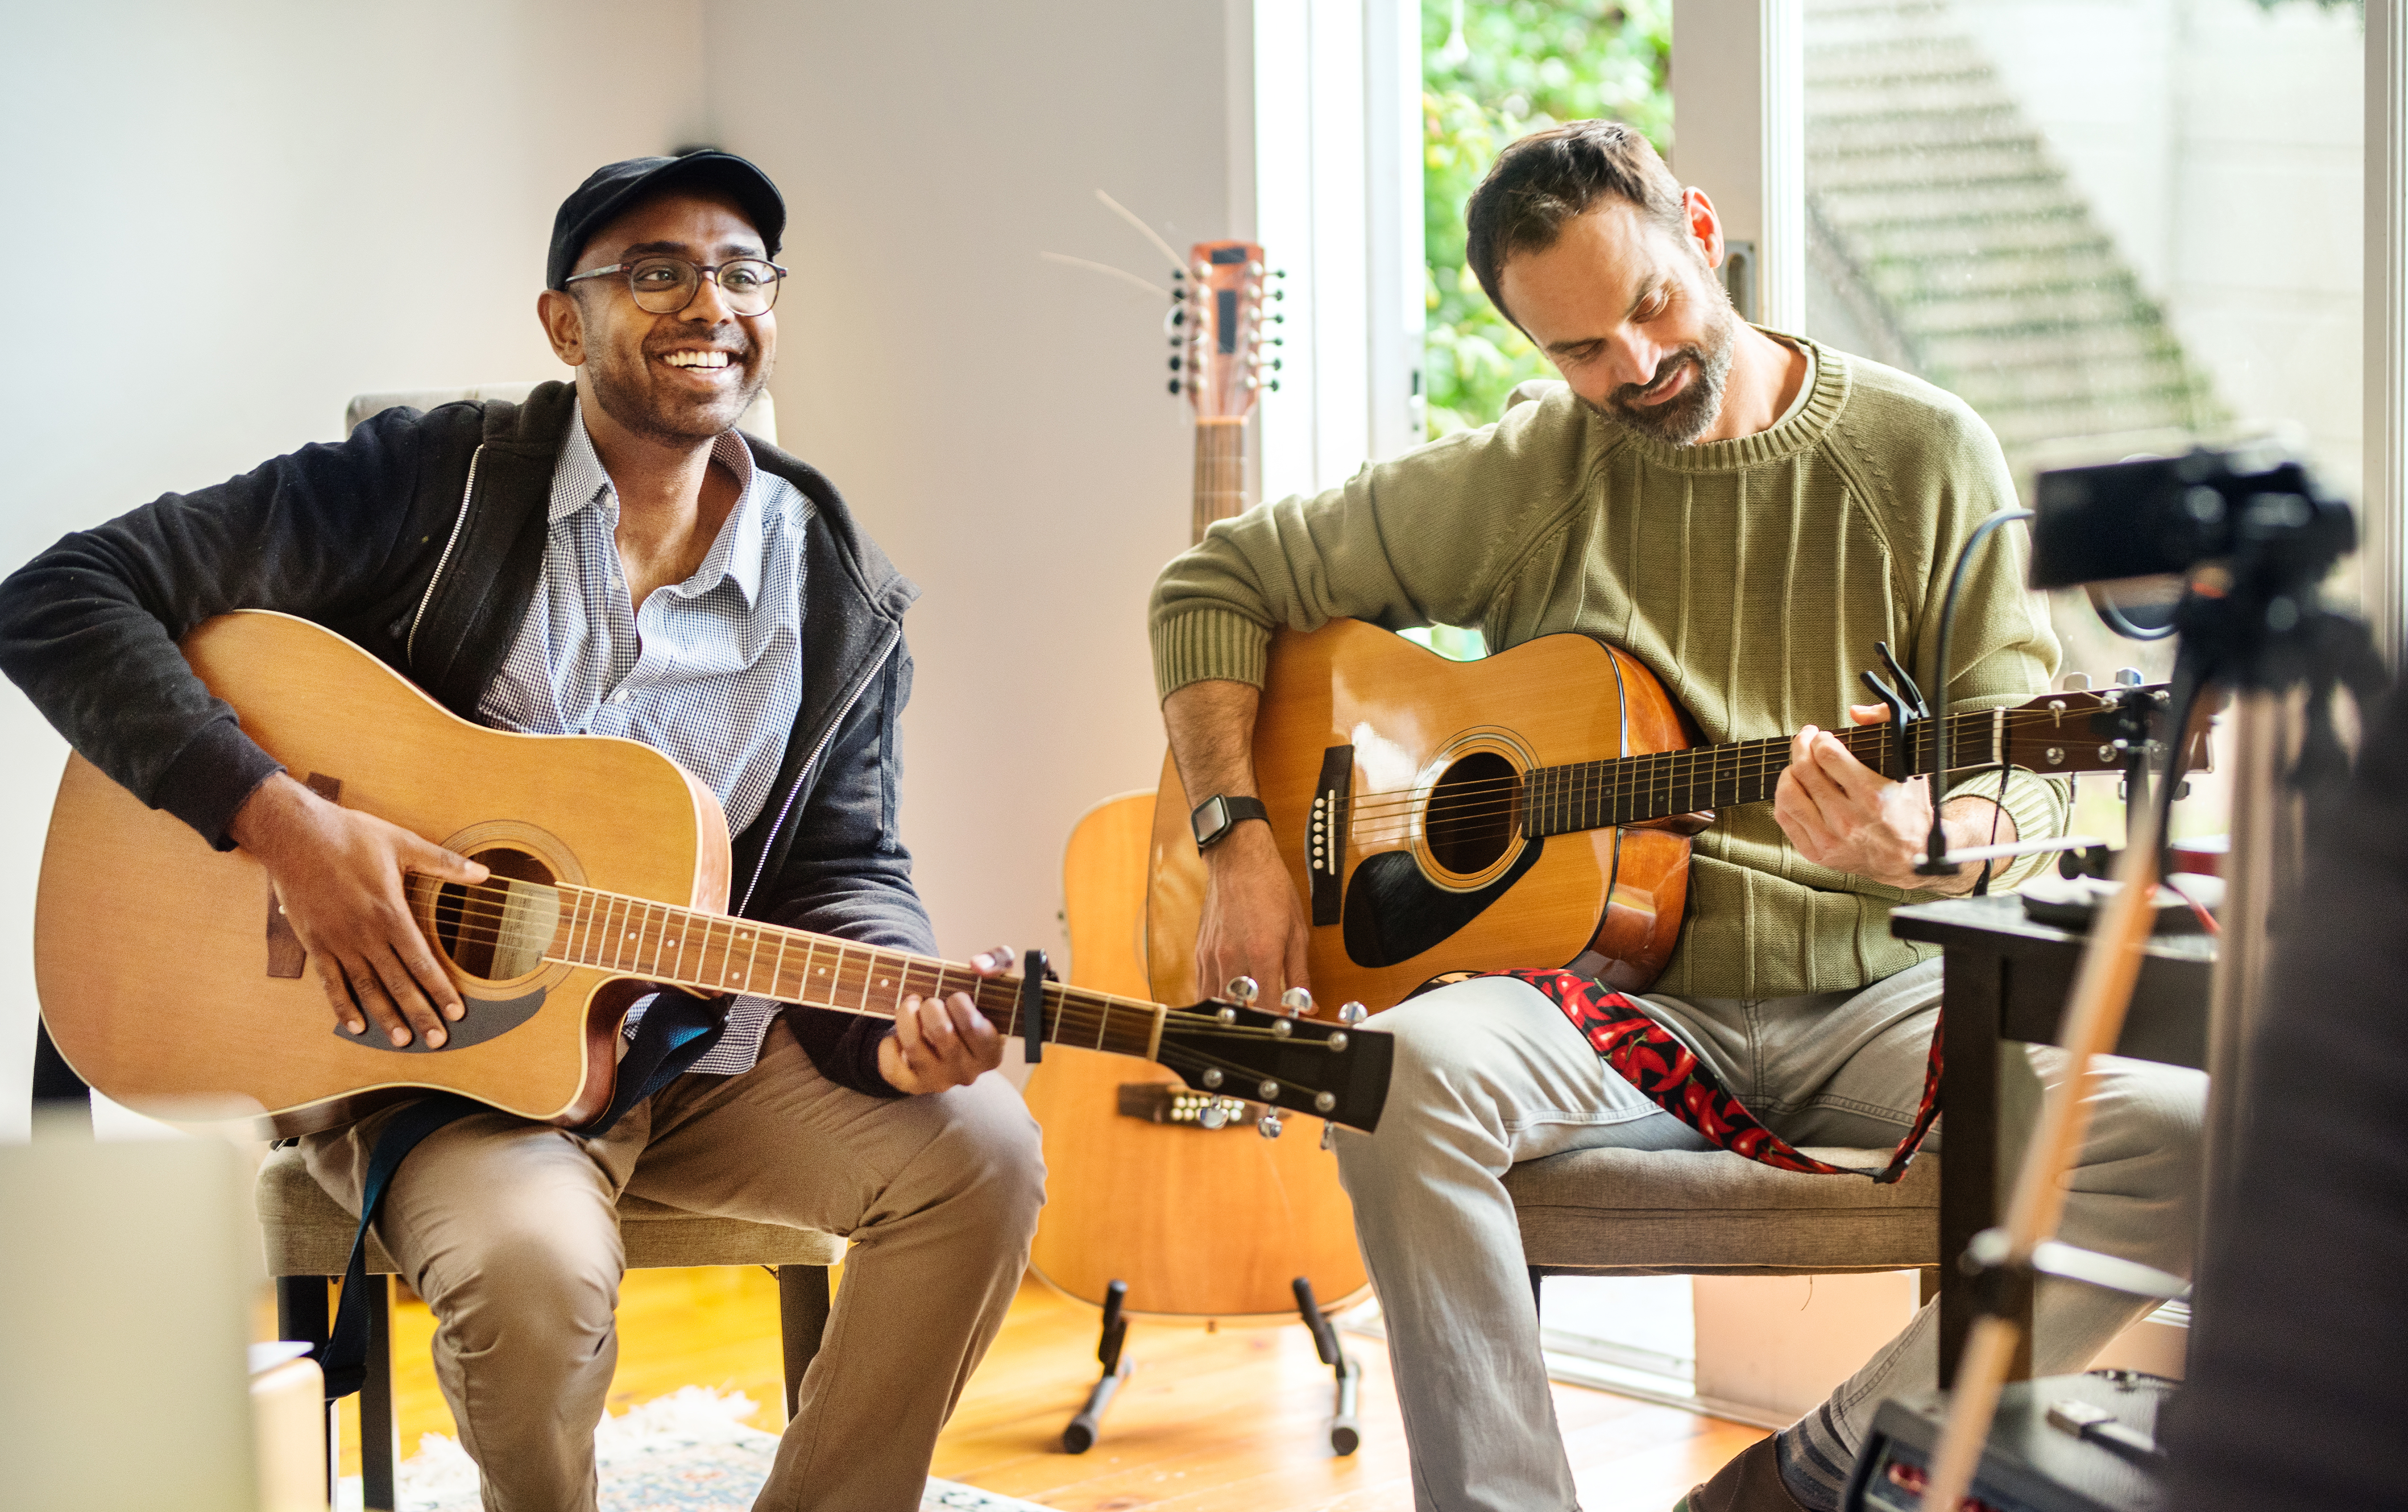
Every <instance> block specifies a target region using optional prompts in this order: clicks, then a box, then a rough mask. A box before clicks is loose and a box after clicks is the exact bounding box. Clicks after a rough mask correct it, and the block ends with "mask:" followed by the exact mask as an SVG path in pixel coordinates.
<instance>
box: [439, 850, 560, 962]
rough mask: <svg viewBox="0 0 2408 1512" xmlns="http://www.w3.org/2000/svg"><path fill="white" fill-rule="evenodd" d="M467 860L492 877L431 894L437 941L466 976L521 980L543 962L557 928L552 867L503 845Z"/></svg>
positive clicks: (557, 904) (557, 898) (451, 885)
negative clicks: (479, 864) (473, 861)
mask: <svg viewBox="0 0 2408 1512" xmlns="http://www.w3.org/2000/svg"><path fill="white" fill-rule="evenodd" d="M472 859H473V860H476V861H480V862H483V863H485V866H486V869H487V870H489V871H491V872H492V873H493V874H494V875H493V877H491V878H490V879H488V880H486V881H484V882H480V883H479V884H477V885H476V886H473V887H462V886H461V885H460V884H459V883H457V882H447V883H445V884H444V885H443V887H442V889H441V891H439V892H437V893H436V895H435V938H436V943H437V945H438V946H439V947H441V949H442V951H443V953H444V954H445V955H447V956H449V957H451V958H452V964H453V965H455V966H457V967H459V968H460V970H461V972H462V973H463V974H465V975H466V976H469V977H477V978H479V979H480V980H482V981H509V980H511V979H512V978H514V977H523V976H525V975H527V974H528V973H529V972H531V971H534V970H535V969H536V968H537V967H538V966H540V965H542V964H543V953H544V950H545V949H546V948H547V947H549V946H550V945H551V944H552V933H553V931H554V930H555V929H557V928H558V926H559V922H560V893H559V892H558V891H557V890H556V889H555V888H554V887H553V886H552V883H553V881H554V880H555V878H554V877H553V876H552V868H551V867H549V866H546V865H545V864H544V863H542V862H540V861H538V860H537V859H536V858H535V857H533V856H531V855H528V854H527V853H526V852H525V851H523V850H516V849H510V848H509V847H507V846H496V847H495V848H493V849H490V850H480V851H478V852H477V853H476V854H475V856H474V857H473V858H472Z"/></svg>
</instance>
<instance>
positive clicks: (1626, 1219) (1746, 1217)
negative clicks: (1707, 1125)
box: [1505, 1149, 1940, 1276]
mask: <svg viewBox="0 0 2408 1512" xmlns="http://www.w3.org/2000/svg"><path fill="white" fill-rule="evenodd" d="M1806 1153H1807V1154H1809V1155H1811V1156H1813V1157H1814V1158H1816V1159H1817V1160H1821V1161H1826V1162H1828V1163H1831V1164H1834V1165H1849V1166H1860V1167H1861V1166H1870V1167H1874V1168H1878V1167H1879V1166H1881V1165H1882V1164H1883V1163H1885V1162H1886V1161H1887V1160H1888V1159H1889V1152H1888V1151H1887V1150H1871V1149H1810V1150H1808V1151H1806ZM1505 1190H1506V1191H1508V1192H1511V1193H1512V1197H1513V1206H1514V1209H1515V1211H1516V1212H1517V1213H1518V1214H1519V1215H1520V1217H1521V1221H1522V1246H1523V1249H1524V1251H1525V1252H1526V1254H1527V1257H1528V1261H1529V1263H1531V1264H1532V1265H1535V1266H1538V1267H1541V1268H1542V1269H1546V1270H1561V1271H1598V1272H1607V1271H1611V1272H1618V1273H1621V1274H1624V1275H1633V1276H1688V1275H1698V1274H1709V1275H1727V1276H1788V1275H1799V1274H1821V1275H1831V1274H1836V1273H1840V1272H1846V1271H1890V1270H1907V1269H1912V1268H1914V1267H1918V1266H1924V1265H1936V1264H1938V1263H1939V1262H1940V1158H1939V1156H1937V1155H1936V1154H1930V1153H1926V1154H1923V1155H1920V1156H1917V1157H1916V1158H1915V1162H1914V1164H1913V1165H1911V1166H1909V1167H1908V1168H1907V1173H1906V1176H1905V1177H1904V1178H1903V1179H1902V1180H1900V1181H1899V1182H1898V1183H1897V1184H1895V1185H1893V1186H1886V1187H1883V1186H1875V1185H1874V1184H1873V1183H1872V1182H1871V1181H1868V1180H1866V1179H1865V1178H1864V1177H1854V1176H1807V1175H1803V1174H1800V1173H1799V1172H1796V1171H1782V1170H1776V1169H1775V1168H1773V1167H1772V1166H1770V1165H1766V1164H1764V1163H1761V1162H1759V1161H1752V1160H1749V1159H1747V1158H1746V1157H1745V1156H1743V1155H1734V1154H1732V1153H1731V1152H1730V1151H1728V1150H1721V1149H1716V1150H1704V1151H1690V1150H1637V1149H1576V1150H1572V1151H1570V1152H1568V1153H1566V1154H1562V1155H1551V1156H1549V1157H1547V1158H1546V1159H1545V1160H1539V1161H1527V1162H1525V1163H1522V1164H1520V1165H1516V1166H1515V1167H1513V1169H1512V1170H1511V1171H1510V1172H1508V1173H1506V1177H1505Z"/></svg>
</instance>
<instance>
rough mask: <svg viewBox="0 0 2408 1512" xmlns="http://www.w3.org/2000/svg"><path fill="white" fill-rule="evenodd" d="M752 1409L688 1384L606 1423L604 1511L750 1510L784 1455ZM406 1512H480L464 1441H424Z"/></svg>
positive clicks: (352, 1511)
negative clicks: (756, 1425) (755, 1423)
mask: <svg viewBox="0 0 2408 1512" xmlns="http://www.w3.org/2000/svg"><path fill="white" fill-rule="evenodd" d="M753 1410H754V1404H753V1400H752V1399H751V1398H750V1397H747V1396H746V1395H744V1394H743V1393H742V1392H741V1391H735V1392H730V1393H728V1394H726V1395H724V1396H723V1395H721V1394H720V1393H719V1392H717V1391H712V1390H710V1388H709V1387H705V1386H688V1387H684V1388H681V1389H680V1390H679V1391H675V1392H672V1393H671V1394H669V1395H667V1396H664V1397H660V1398H657V1399H655V1400H653V1401H651V1402H647V1403H645V1404H643V1405H641V1406H637V1407H630V1408H629V1409H627V1411H625V1412H624V1413H622V1414H620V1415H619V1416H618V1417H615V1418H611V1417H605V1418H604V1419H602V1424H601V1426H600V1427H598V1428H596V1429H595V1431H594V1449H595V1458H596V1460H597V1461H598V1462H600V1466H601V1478H602V1512H748V1509H749V1508H750V1507H751V1506H752V1505H753V1495H754V1494H755V1493H756V1492H758V1491H760V1489H761V1483H762V1482H763V1481H765V1480H767V1479H768V1478H769V1465H770V1462H772V1461H773V1460H775V1459H776V1458H777V1453H778V1435H777V1434H767V1433H763V1432H762V1431H761V1430H760V1429H758V1428H754V1427H753V1426H752V1425H751V1424H749V1423H747V1422H745V1421H744V1419H747V1418H749V1417H751V1416H752V1415H753ZM397 1478H398V1480H399V1485H398V1486H397V1487H396V1490H397V1491H398V1492H399V1497H398V1500H399V1501H400V1503H401V1508H400V1512H479V1509H480V1506H481V1505H482V1504H481V1503H480V1500H479V1498H478V1494H477V1466H476V1464H475V1463H474V1462H472V1461H470V1460H469V1458H468V1454H467V1451H466V1450H465V1449H463V1448H460V1444H459V1441H458V1440H456V1439H452V1438H448V1437H446V1436H444V1435H443V1434H426V1435H425V1436H424V1437H423V1438H422V1439H420V1440H419V1445H418V1452H417V1453H416V1454H414V1455H411V1456H410V1457H409V1459H408V1460H405V1461H404V1462H402V1464H401V1470H400V1474H399V1476H398V1477H397ZM920 1505H921V1507H922V1509H923V1512H1047V1509H1046V1508H1044V1507H1041V1506H1039V1505H1037V1504H1036V1503H1034V1502H1024V1501H1020V1500H1018V1499H1017V1498H1014V1497H1010V1496H999V1495H997V1494H996V1493H995V1492H993V1491H980V1490H979V1489H978V1488H977V1487H975V1486H964V1485H959V1484H957V1483H955V1482H953V1481H950V1480H939V1479H937V1478H936V1477H935V1476H930V1477H929V1478H928V1491H927V1494H926V1495H925V1497H923V1498H922V1500H921V1502H920ZM359 1506H360V1479H359V1477H358V1476H349V1477H347V1478H346V1479H345V1480H344V1481H343V1487H342V1499H341V1500H340V1502H338V1503H337V1512H358V1509H359Z"/></svg>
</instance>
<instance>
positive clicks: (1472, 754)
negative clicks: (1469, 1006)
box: [1146, 620, 1690, 1018]
mask: <svg viewBox="0 0 2408 1512" xmlns="http://www.w3.org/2000/svg"><path fill="white" fill-rule="evenodd" d="M1689 744H1690V740H1689V738H1688V736H1687V735H1686V734H1685V733H1684V728H1683V723H1682V720H1681V716H1680V713H1679V711H1678V710H1677V709H1676V707H1675V706H1674V705H1673V703H1672V701H1671V699H1670V696H1669V695H1667V694H1666V692H1664V689H1663V687H1662V685H1661V684H1660V683H1658V682H1657V681H1656V678H1655V677H1654V676H1653V675H1652V674H1650V673H1649V672H1648V671H1647V669H1646V668H1644V667H1643V666H1641V664H1640V663H1638V662H1637V661H1636V660H1635V659H1634V658H1632V657H1630V656H1628V655H1627V654H1626V653H1624V652H1622V651H1618V650H1615V649H1613V648H1612V647H1609V646H1606V645H1605V644H1603V643H1602V642H1599V641H1598V640H1595V639H1593V638H1591V637H1589V636H1586V635H1548V636H1542V637H1541V638H1540V639H1537V640H1533V641H1529V642H1527V643H1525V644H1523V645H1520V646H1516V647H1514V648H1513V649H1511V650H1507V651H1501V652H1498V654H1497V655H1494V656H1490V657H1487V658H1485V659H1484V660H1481V661H1478V662H1468V663H1467V662H1452V661H1449V660H1447V659H1446V658H1444V657H1441V656H1439V655H1437V654H1436V653H1434V652H1432V651H1428V650H1426V649H1423V648H1421V647H1419V646H1416V645H1414V644H1413V643H1412V642H1411V641H1409V640H1406V639H1404V638H1403V637H1402V636H1399V635H1391V634H1389V633H1388V632H1387V631H1384V630H1382V629H1379V628H1377V627H1376V626H1373V625H1369V624H1365V623H1363V622H1361V621H1359V620H1335V621H1333V622H1331V623H1330V624H1328V625H1326V626H1324V627H1323V628H1322V629H1320V630H1318V631H1315V632H1313V633H1312V634H1311V635H1298V634H1297V633H1295V632H1292V631H1286V630H1282V631H1280V632H1278V633H1277V634H1276V635H1274V636H1273V638H1272V643H1271V650H1270V663H1269V678H1268V681H1267V684H1266V686H1265V688H1264V690H1263V697H1262V705H1261V710H1260V712H1259V714H1258V715H1257V717H1256V720H1255V725H1254V774H1255V783H1256V786H1257V788H1258V790H1259V792H1260V793H1261V796H1262V800H1263V803H1264V805H1265V806H1266V807H1267V808H1269V811H1270V821H1271V831H1272V834H1274V835H1275V836H1276V837H1277V840H1278V844H1279V847H1280V849H1281V852H1282V854H1283V857H1284V858H1285V860H1286V862H1287V865H1288V873H1289V876H1290V877H1292V878H1293V879H1294V881H1295V883H1296V886H1297V895H1298V896H1299V897H1301V898H1303V899H1305V900H1306V910H1307V917H1308V918H1309V919H1310V920H1312V939H1311V945H1310V947H1309V948H1308V957H1307V959H1308V962H1309V964H1310V967H1311V971H1312V992H1313V997H1314V999H1315V1000H1316V1004H1317V1006H1316V1008H1315V1010H1314V1011H1315V1013H1316V1014H1317V1015H1319V1016H1321V1017H1325V1018H1326V1017H1329V1016H1330V1015H1331V1014H1332V1013H1333V1012H1334V1011H1335V1009H1336V1008H1337V1007H1338V1006H1339V1005H1340V1003H1341V1002H1344V1001H1347V1000H1350V999H1351V1000H1355V1001H1359V1002H1361V1003H1363V1004H1364V1005H1365V1006H1368V1007H1369V1008H1370V1009H1371V1010H1372V1011H1373V1012H1375V1013H1376V1012H1378V1011H1380V1010H1382V1009H1383V1008H1388V1007H1392V1006H1395V1005H1396V1004H1397V1003H1398V1001H1400V1000H1401V999H1402V998H1403V997H1404V996H1405V995H1406V994H1407V993H1409V992H1411V991H1412V990H1413V989H1414V988H1416V987H1418V986H1420V985H1421V984H1422V983H1423V982H1425V981H1427V980H1428V979H1429V978H1430V977H1434V976H1436V975H1438V974H1440V973H1441V972H1448V971H1492V970H1503V969H1514V968H1527V967H1544V966H1559V965H1569V964H1571V963H1574V962H1576V961H1577V962H1579V963H1580V964H1581V967H1582V969H1583V970H1584V971H1587V972H1590V973H1592V974H1594V975H1596V976H1598V977H1602V978H1603V979H1604V980H1605V981H1606V982H1608V983H1609V984H1610V985H1613V986H1614V987H1617V988H1620V989H1622V990H1624V991H1637V990H1639V989H1641V988H1643V987H1645V986H1646V985H1647V984H1648V983H1649V982H1651V981H1653V980H1654V979H1655V978H1656V975H1657V973H1659V972H1660V971H1662V969H1663V966H1664V963H1665V961H1666V960H1667V959H1669V958H1670V955H1671V952H1672V947H1673V945H1674V944H1675V942H1677V941H1678V939H1679V938H1680V929H1681V915H1682V908H1683V906H1684V902H1685V900H1686V898H1687V890H1688V867H1689V842H1688V840H1687V839H1686V838H1685V837H1684V835H1682V834H1678V833H1675V832H1674V831H1673V830H1670V829H1666V828H1658V827H1648V826H1640V825H1625V826H1622V827H1619V828H1601V829H1594V830H1588V831H1585V832H1577V833H1571V834H1553V835H1547V836H1544V837H1541V838H1535V839H1534V838H1531V837H1528V836H1526V835H1524V834H1522V833H1521V832H1520V830H1519V828H1518V826H1517V825H1516V824H1515V823H1514V822H1513V813H1512V800H1511V798H1510V796H1508V795H1509V794H1510V792H1512V791H1513V782H1514V779H1515V778H1516V777H1519V775H1520V774H1522V773H1525V772H1527V771H1529V770H1531V769H1532V768H1534V767H1540V766H1553V765H1559V764H1563V763H1573V762H1584V761H1592V760H1597V759H1599V758H1610V757H1618V756H1628V755H1634V754H1637V753H1641V752H1646V751H1661V750H1678V749H1685V748H1687V747H1688V746H1689ZM1333 796H1334V797H1335V798H1336V799H1337V800H1338V803H1339V807H1338V810H1337V811H1340V812H1342V813H1343V814H1344V815H1345V818H1346V820H1348V821H1349V822H1346V823H1343V824H1341V825H1340V828H1341V829H1342V830H1343V831H1344V832H1345V834H1344V836H1343V838H1344V844H1343V845H1342V847H1340V848H1339V849H1338V853H1337V856H1336V862H1335V865H1334V866H1333V865H1331V864H1330V863H1329V862H1328V861H1327V860H1326V858H1327V857H1328V856H1329V854H1330V852H1329V850H1328V849H1326V844H1327V839H1328V834H1329V832H1328V830H1326V829H1325V830H1324V831H1323V832H1322V838H1323V840H1324V844H1325V849H1324V852H1323V855H1324V857H1325V861H1324V863H1323V864H1324V870H1323V872H1322V874H1321V875H1320V876H1318V877H1316V876H1315V873H1314V856H1313V842H1314V838H1315V828H1314V827H1315V822H1316V819H1317V818H1321V817H1323V816H1326V814H1327V813H1329V812H1331V811H1333V810H1332V809H1331V808H1330V807H1328V806H1327V805H1328V802H1329V800H1330V799H1331V798H1332V797H1333ZM1316 801H1320V802H1321V803H1323V804H1324V805H1325V806H1324V807H1323V808H1321V809H1319V810H1317V809H1316ZM1189 808H1190V804H1189V802H1188V798H1187V795H1186V793H1185V792H1184V791H1183V788H1182V787H1181V784H1180V780H1179V774H1178V771H1177V769H1176V767H1175V766H1174V765H1173V764H1172V763H1170V762H1168V760H1166V761H1165V762H1164V763H1163V775H1162V787H1161V791H1160V795H1159V797H1158V798H1157V799H1156V801H1155V805H1154V836H1153V844H1152V854H1151V858H1150V863H1149V868H1148V869H1149V874H1150V885H1149V888H1148V892H1147V927H1146V946H1147V975H1148V977H1149V978H1150V979H1151V980H1152V982H1153V984H1154V987H1155V988H1156V989H1157V990H1175V991H1188V990H1189V986H1190V984H1191V983H1192V982H1193V981H1194V980H1195V976H1196V968H1195V946H1196V930H1197V921H1198V920H1199V919H1200V918H1201V916H1202V911H1203V901H1204V864H1203V859H1202V857H1201V856H1199V855H1198V854H1197V849H1196V842H1195V839H1194V837H1193V835H1192V834H1191V833H1190V831H1189V827H1188V817H1187V816H1188V810H1189ZM1211 985H1212V986H1213V987H1214V988H1218V987H1219V986H1220V985H1221V984H1219V983H1213V984H1211Z"/></svg>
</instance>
